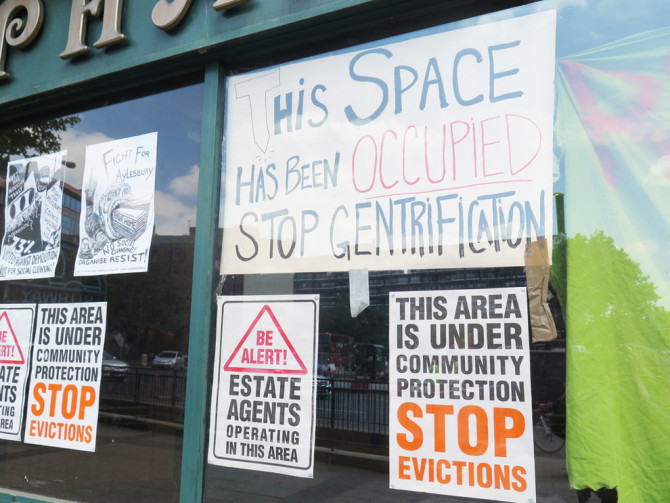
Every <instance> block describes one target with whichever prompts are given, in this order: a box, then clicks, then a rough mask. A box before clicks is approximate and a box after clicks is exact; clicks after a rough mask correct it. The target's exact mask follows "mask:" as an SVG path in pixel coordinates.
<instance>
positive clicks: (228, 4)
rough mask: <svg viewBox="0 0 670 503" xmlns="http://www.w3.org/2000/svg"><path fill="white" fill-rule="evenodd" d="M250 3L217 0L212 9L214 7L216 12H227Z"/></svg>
mask: <svg viewBox="0 0 670 503" xmlns="http://www.w3.org/2000/svg"><path fill="white" fill-rule="evenodd" d="M248 1H249V0H216V2H214V5H213V6H212V7H214V10H226V9H232V8H233V7H237V6H238V5H242V4H244V3H247V2H248Z"/></svg>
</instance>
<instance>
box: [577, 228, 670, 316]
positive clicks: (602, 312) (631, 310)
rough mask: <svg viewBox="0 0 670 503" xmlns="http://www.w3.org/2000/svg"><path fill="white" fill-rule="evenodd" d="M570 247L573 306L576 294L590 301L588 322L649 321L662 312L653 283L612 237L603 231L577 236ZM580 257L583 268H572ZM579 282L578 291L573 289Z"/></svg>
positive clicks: (588, 303)
mask: <svg viewBox="0 0 670 503" xmlns="http://www.w3.org/2000/svg"><path fill="white" fill-rule="evenodd" d="M567 248H568V254H569V256H568V283H569V284H570V304H571V306H572V304H573V302H575V298H573V296H575V295H578V296H579V298H580V299H581V301H582V302H587V305H588V306H589V309H588V313H587V312H585V313H584V315H585V316H587V317H588V318H589V319H591V320H594V321H595V320H596V319H598V318H601V317H607V318H616V317H618V316H634V317H639V318H640V319H648V318H649V316H651V315H652V314H654V313H656V314H658V313H659V312H663V308H661V307H659V306H658V305H657V302H658V300H659V298H660V297H659V296H658V294H657V293H656V286H655V285H654V283H653V282H652V281H650V279H649V277H648V276H645V275H644V274H643V273H642V270H641V269H640V266H639V265H638V264H637V263H636V262H635V261H633V260H632V259H631V258H630V257H629V256H628V254H627V253H626V252H625V251H624V250H622V249H621V248H617V247H616V245H615V244H614V239H613V238H611V237H610V236H607V235H606V234H605V233H604V232H602V231H597V232H596V233H594V234H592V235H591V237H588V238H587V237H585V236H582V235H581V234H577V235H576V236H574V237H572V238H569V239H568V240H567ZM580 257H581V258H582V259H581V260H580V262H582V264H583V266H582V267H579V268H575V267H573V265H572V263H571V259H573V258H577V259H579V258H580ZM584 259H589V260H584ZM576 281H578V282H579V285H580V289H579V290H576V289H575V287H574V284H573V283H574V282H576ZM574 307H577V306H574ZM580 311H581V310H580Z"/></svg>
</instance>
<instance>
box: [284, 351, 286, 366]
mask: <svg viewBox="0 0 670 503" xmlns="http://www.w3.org/2000/svg"><path fill="white" fill-rule="evenodd" d="M284 365H286V350H284Z"/></svg>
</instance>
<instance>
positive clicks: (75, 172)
mask: <svg viewBox="0 0 670 503" xmlns="http://www.w3.org/2000/svg"><path fill="white" fill-rule="evenodd" d="M79 117H80V118H81V122H79V123H78V124H77V125H76V126H74V127H73V128H72V129H70V130H68V131H67V132H65V133H63V134H61V138H62V140H63V148H66V149H67V151H68V160H69V161H72V162H74V163H75V164H76V167H75V168H74V169H72V170H68V171H67V172H66V178H65V181H66V182H67V183H69V184H71V185H73V186H75V187H78V188H80V187H81V180H82V176H83V169H84V159H85V150H86V146H87V145H94V144H97V143H102V142H106V141H109V140H116V139H123V138H128V137H132V136H137V135H141V134H146V133H151V132H154V131H155V132H157V133H158V152H157V154H158V155H157V166H156V202H155V207H156V230H157V232H158V233H159V234H186V233H187V232H188V227H189V225H191V226H193V225H195V209H196V208H195V207H196V200H197V181H198V170H199V167H198V162H199V156H200V130H201V117H202V86H200V85H194V86H190V87H186V88H182V89H177V90H174V91H168V92H163V93H160V94H156V95H152V96H150V97H146V98H139V99H135V100H130V101H127V102H123V103H119V104H115V105H110V106H106V107H101V108H98V109H95V110H90V111H87V112H83V113H81V114H79Z"/></svg>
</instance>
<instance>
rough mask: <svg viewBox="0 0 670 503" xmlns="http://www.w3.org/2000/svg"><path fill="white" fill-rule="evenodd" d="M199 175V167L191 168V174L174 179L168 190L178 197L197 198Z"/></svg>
mask: <svg viewBox="0 0 670 503" xmlns="http://www.w3.org/2000/svg"><path fill="white" fill-rule="evenodd" d="M198 173H199V168H198V166H197V165H194V166H191V170H190V171H189V174H188V175H184V176H180V177H177V178H175V179H173V180H172V181H171V182H170V185H169V186H168V189H169V190H170V192H172V193H173V194H174V195H175V196H178V197H196V196H197V195H198Z"/></svg>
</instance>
